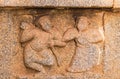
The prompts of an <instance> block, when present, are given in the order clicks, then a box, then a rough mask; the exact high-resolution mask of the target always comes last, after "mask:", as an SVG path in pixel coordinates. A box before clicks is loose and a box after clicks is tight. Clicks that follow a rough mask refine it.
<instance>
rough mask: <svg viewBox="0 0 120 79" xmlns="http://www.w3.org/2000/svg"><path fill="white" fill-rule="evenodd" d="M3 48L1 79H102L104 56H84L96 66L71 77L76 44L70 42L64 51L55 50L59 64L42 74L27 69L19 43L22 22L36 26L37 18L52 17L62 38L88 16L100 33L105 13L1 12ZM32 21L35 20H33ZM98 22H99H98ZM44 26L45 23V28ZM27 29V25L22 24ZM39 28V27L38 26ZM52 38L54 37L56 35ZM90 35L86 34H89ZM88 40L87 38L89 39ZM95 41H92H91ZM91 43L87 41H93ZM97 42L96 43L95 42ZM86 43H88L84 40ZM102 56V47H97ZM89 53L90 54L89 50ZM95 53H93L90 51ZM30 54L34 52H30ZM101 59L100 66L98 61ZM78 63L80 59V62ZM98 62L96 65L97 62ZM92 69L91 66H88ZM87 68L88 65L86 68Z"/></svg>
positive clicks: (85, 11)
mask: <svg viewBox="0 0 120 79" xmlns="http://www.w3.org/2000/svg"><path fill="white" fill-rule="evenodd" d="M0 15H1V19H0V26H1V27H0V34H1V37H0V39H1V40H0V43H1V44H0V47H1V50H0V51H1V70H0V73H1V75H0V78H1V79H16V78H17V79H25V78H28V79H35V78H36V79H59V78H60V79H81V78H83V79H84V78H86V79H88V78H89V79H98V78H100V77H101V74H102V73H103V72H102V71H103V64H102V63H103V62H102V59H103V57H102V54H101V55H99V53H96V54H94V55H95V56H94V55H93V54H92V53H91V55H88V54H87V53H86V52H85V55H81V56H86V54H87V56H86V58H87V57H88V58H89V59H90V60H89V62H92V63H94V64H92V65H90V66H92V67H90V68H89V70H87V71H84V73H83V72H82V71H81V72H78V73H76V74H75V73H71V72H70V71H67V69H68V67H69V66H70V63H72V62H71V61H72V58H73V57H74V54H75V47H76V44H75V42H74V40H72V41H69V42H67V45H66V46H65V47H54V50H53V51H54V52H56V53H58V54H59V55H58V56H57V58H58V63H59V66H57V64H54V66H52V67H49V66H46V67H45V66H43V67H44V69H45V71H46V73H45V74H43V73H39V72H38V71H35V70H34V69H31V68H28V67H27V66H26V65H25V60H24V55H25V54H24V47H22V46H24V45H22V43H21V42H20V39H21V34H22V29H20V26H21V23H22V22H28V23H32V24H33V25H37V24H36V22H37V20H36V18H39V17H42V16H46V15H49V16H50V17H51V21H52V24H53V25H54V27H55V28H57V30H58V32H59V33H60V35H62V36H63V35H64V32H65V31H67V30H68V29H69V28H74V26H75V19H76V17H81V16H85V17H87V18H88V19H89V20H90V23H91V24H90V28H91V27H94V28H95V29H98V27H101V28H103V25H102V24H103V21H102V18H103V12H100V11H94V13H93V11H91V10H75V11H74V10H54V9H53V10H47V9H46V10H43V9H38V10H33V9H29V10H14V9H11V10H9V9H8V10H7V9H6V11H4V10H1V12H0ZM31 16H32V17H33V18H32V17H31ZM97 18H99V21H98V20H97ZM44 24H45V23H43V25H44ZM23 25H24V24H23ZM36 27H37V26H36ZM35 32H36V31H35ZM53 34H56V33H54V31H53ZM86 35H87V33H86ZM87 39H88V38H87ZM91 39H92V38H91ZM91 39H88V40H90V41H91ZM93 40H94V39H93ZM83 41H85V40H83ZM97 45H98V46H99V48H100V50H101V52H103V43H99V42H98V43H97ZM87 51H89V50H87ZM91 51H92V50H91ZM30 52H31V51H30ZM99 57H100V60H99V63H98V59H99ZM77 60H78V62H80V61H79V59H77ZM96 60H97V62H96ZM84 62H88V60H84ZM88 65H89V64H88ZM86 67H87V65H86Z"/></svg>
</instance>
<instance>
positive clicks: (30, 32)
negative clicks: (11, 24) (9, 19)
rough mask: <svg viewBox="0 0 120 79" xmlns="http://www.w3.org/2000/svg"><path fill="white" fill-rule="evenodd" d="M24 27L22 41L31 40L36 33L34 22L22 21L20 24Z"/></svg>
mask: <svg viewBox="0 0 120 79" xmlns="http://www.w3.org/2000/svg"><path fill="white" fill-rule="evenodd" d="M20 27H21V28H22V29H23V32H22V34H21V39H20V41H21V42H26V41H29V40H31V39H32V38H33V37H34V35H35V33H34V28H35V27H34V26H33V25H32V24H28V23H22V24H21V26H20Z"/></svg>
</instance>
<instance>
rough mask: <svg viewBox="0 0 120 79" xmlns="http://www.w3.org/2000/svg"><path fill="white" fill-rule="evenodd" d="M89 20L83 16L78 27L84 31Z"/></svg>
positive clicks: (79, 19)
mask: <svg viewBox="0 0 120 79" xmlns="http://www.w3.org/2000/svg"><path fill="white" fill-rule="evenodd" d="M88 25H89V20H88V18H87V17H85V16H81V17H79V18H78V23H77V28H78V30H79V31H84V30H86V29H87V28H88Z"/></svg>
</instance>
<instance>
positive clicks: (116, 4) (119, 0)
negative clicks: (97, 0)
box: [113, 0, 120, 8]
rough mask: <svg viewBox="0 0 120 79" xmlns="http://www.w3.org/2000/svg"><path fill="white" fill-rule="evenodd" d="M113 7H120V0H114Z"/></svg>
mask: <svg viewBox="0 0 120 79" xmlns="http://www.w3.org/2000/svg"><path fill="white" fill-rule="evenodd" d="M113 8H120V0H114V3H113Z"/></svg>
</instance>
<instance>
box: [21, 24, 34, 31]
mask: <svg viewBox="0 0 120 79" xmlns="http://www.w3.org/2000/svg"><path fill="white" fill-rule="evenodd" d="M20 28H21V29H23V30H25V29H33V28H35V26H34V25H33V24H32V23H27V22H22V23H21V26H20Z"/></svg>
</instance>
